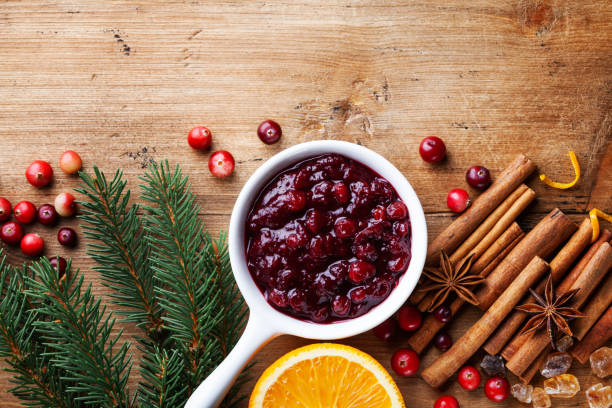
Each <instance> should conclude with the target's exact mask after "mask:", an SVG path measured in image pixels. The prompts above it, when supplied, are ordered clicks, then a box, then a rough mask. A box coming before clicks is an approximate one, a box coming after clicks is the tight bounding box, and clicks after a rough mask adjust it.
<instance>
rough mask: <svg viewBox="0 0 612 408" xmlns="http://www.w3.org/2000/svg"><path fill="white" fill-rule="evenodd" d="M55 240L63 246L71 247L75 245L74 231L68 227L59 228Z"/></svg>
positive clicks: (75, 235) (75, 236)
mask: <svg viewBox="0 0 612 408" xmlns="http://www.w3.org/2000/svg"><path fill="white" fill-rule="evenodd" d="M57 240H58V241H59V243H60V244H62V245H64V246H68V247H73V246H75V245H76V243H77V234H76V231H75V230H73V229H72V228H68V227H66V228H60V230H59V231H58V233H57Z"/></svg>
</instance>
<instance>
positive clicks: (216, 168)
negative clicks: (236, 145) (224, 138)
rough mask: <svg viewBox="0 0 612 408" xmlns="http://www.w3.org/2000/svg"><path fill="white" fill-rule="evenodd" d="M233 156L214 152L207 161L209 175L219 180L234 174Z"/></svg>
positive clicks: (220, 151)
mask: <svg viewBox="0 0 612 408" xmlns="http://www.w3.org/2000/svg"><path fill="white" fill-rule="evenodd" d="M234 165H235V164H234V156H232V155H231V154H230V152H228V151H225V150H219V151H218V152H214V153H213V154H212V155H211V156H210V159H209V160H208V170H210V173H211V174H212V175H213V176H215V177H219V178H224V177H227V176H229V175H230V174H232V173H233V172H234Z"/></svg>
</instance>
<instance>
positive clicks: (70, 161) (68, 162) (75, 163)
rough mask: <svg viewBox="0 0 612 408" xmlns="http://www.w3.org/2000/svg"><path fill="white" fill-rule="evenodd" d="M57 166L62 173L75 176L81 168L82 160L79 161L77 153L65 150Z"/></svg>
mask: <svg viewBox="0 0 612 408" xmlns="http://www.w3.org/2000/svg"><path fill="white" fill-rule="evenodd" d="M59 165H60V169H62V171H63V172H64V173H66V174H75V173H77V172H78V171H79V170H81V167H83V160H81V156H79V154H78V153H77V152H75V151H73V150H66V151H65V152H64V153H62V155H61V156H60V160H59Z"/></svg>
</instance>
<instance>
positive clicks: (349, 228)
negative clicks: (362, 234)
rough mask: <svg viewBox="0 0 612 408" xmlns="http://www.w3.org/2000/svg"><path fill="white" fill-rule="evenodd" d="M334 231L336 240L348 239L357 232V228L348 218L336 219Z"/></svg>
mask: <svg viewBox="0 0 612 408" xmlns="http://www.w3.org/2000/svg"><path fill="white" fill-rule="evenodd" d="M334 231H335V232H336V236H337V237H338V238H350V237H352V236H353V235H355V233H356V232H357V226H356V225H355V222H354V221H353V220H351V219H350V218H338V219H337V220H336V223H335V224H334Z"/></svg>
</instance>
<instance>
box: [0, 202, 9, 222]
mask: <svg viewBox="0 0 612 408" xmlns="http://www.w3.org/2000/svg"><path fill="white" fill-rule="evenodd" d="M11 208H12V207H11V203H10V201H9V200H7V199H6V198H4V197H0V222H4V221H6V220H8V219H9V217H10V216H11Z"/></svg>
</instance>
